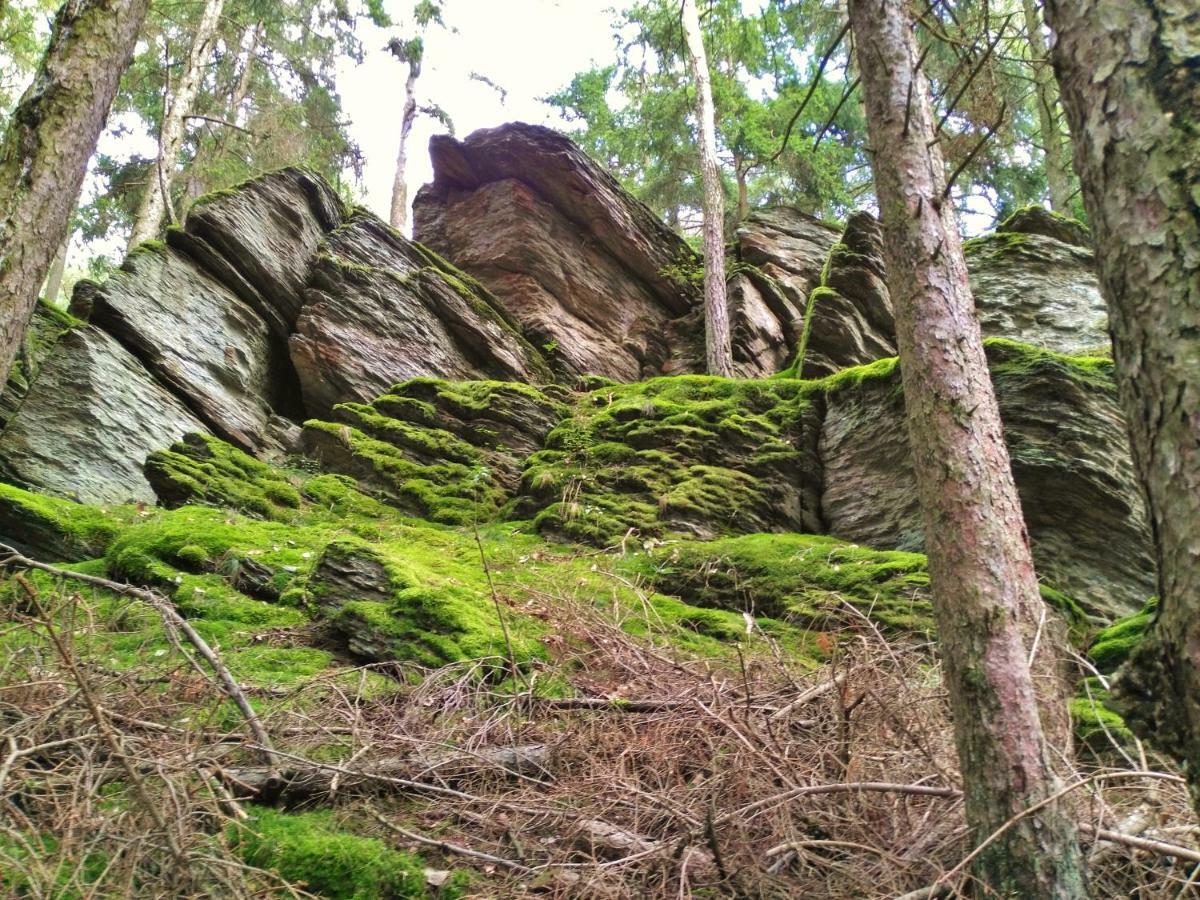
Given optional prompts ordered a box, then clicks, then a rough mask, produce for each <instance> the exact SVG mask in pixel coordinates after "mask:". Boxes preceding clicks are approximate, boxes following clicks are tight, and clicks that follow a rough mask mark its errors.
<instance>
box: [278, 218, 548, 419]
mask: <svg viewBox="0 0 1200 900" xmlns="http://www.w3.org/2000/svg"><path fill="white" fill-rule="evenodd" d="M289 343H290V347H291V358H292V362H293V365H294V366H295V370H296V373H297V375H298V377H299V381H300V387H301V391H302V393H303V397H304V406H305V408H306V409H307V410H308V411H309V413H310V414H311V415H319V416H320V415H327V414H328V412H329V410H330V409H331V408H332V407H333V406H334V405H335V404H336V403H339V402H343V401H357V402H363V403H365V402H368V401H370V400H372V399H374V398H375V397H377V396H378V395H379V394H381V393H383V392H384V391H386V390H387V388H388V387H389V386H390V385H392V384H395V383H396V382H399V381H403V380H405V379H409V378H414V377H418V376H435V377H439V378H449V379H472V378H495V379H498V380H505V381H527V382H534V383H537V382H545V381H549V380H551V378H552V376H551V373H550V370H549V368H548V367H547V366H546V364H545V362H544V361H543V359H542V357H541V356H540V354H539V353H538V352H537V351H536V350H535V349H534V348H533V347H532V346H531V345H530V344H529V343H528V342H527V341H526V340H525V339H524V338H523V337H522V336H521V335H520V334H519V333H518V332H517V330H516V329H515V328H514V327H513V324H512V323H511V322H510V321H509V320H508V318H507V317H506V315H505V313H504V311H503V310H502V309H500V308H499V306H498V304H497V303H496V300H495V298H494V297H492V296H491V295H490V294H489V293H488V291H487V290H486V289H484V288H483V287H482V286H480V285H479V284H478V283H477V282H476V281H475V280H474V279H472V278H471V277H470V276H467V275H465V274H464V273H463V272H461V271H460V270H458V269H457V268H455V267H454V266H452V265H450V264H449V263H448V262H446V261H445V260H443V259H441V258H439V257H437V256H436V255H434V254H432V253H430V252H429V251H427V250H425V249H424V248H423V247H421V246H420V245H419V244H416V243H413V242H411V241H408V240H406V239H405V238H404V237H402V236H401V235H400V234H399V233H397V232H395V231H394V230H393V229H391V228H389V227H388V226H387V225H385V224H384V223H383V222H382V221H380V220H379V219H377V218H376V217H374V216H372V215H369V214H366V213H358V214H356V215H355V216H354V217H353V218H352V219H351V220H350V221H349V222H348V223H347V224H346V225H345V226H344V227H342V228H339V229H337V230H336V231H335V232H334V233H332V234H331V235H330V236H329V238H328V241H327V243H326V244H325V246H324V249H323V251H322V253H321V255H320V257H319V258H318V259H317V261H316V263H315V264H314V266H313V271H312V274H311V278H310V280H309V287H308V289H307V290H306V291H305V292H304V306H303V310H302V312H301V314H300V317H299V318H298V319H297V321H296V329H295V333H294V334H293V335H292V337H291V339H290V342H289Z"/></svg>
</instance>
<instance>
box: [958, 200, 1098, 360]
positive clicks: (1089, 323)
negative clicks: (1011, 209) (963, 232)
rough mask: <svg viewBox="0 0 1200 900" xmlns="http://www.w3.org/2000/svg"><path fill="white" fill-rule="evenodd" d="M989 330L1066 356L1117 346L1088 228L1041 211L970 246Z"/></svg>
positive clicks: (975, 289) (1018, 217)
mask: <svg viewBox="0 0 1200 900" xmlns="http://www.w3.org/2000/svg"><path fill="white" fill-rule="evenodd" d="M964 249H965V251H966V255H967V269H968V271H969V273H970V277H971V291H972V293H973V294H974V295H975V306H976V309H977V310H978V312H979V321H980V325H981V326H982V328H983V333H984V334H985V335H988V336H994V337H1004V338H1010V339H1012V340H1017V341H1023V342H1025V343H1029V344H1036V345H1037V346H1039V347H1046V348H1047V349H1050V350H1056V351H1058V352H1060V353H1083V352H1088V351H1093V352H1094V351H1096V350H1097V349H1100V348H1106V347H1108V346H1109V338H1108V317H1107V312H1106V309H1105V305H1104V299H1103V297H1101V296H1100V284H1099V280H1098V278H1097V276H1096V272H1095V257H1094V254H1093V251H1092V247H1091V242H1090V240H1089V239H1088V235H1087V230H1086V229H1085V228H1084V226H1082V225H1080V224H1079V223H1078V222H1075V221H1073V220H1071V219H1065V218H1063V217H1062V216H1057V215H1055V214H1054V213H1051V212H1049V211H1047V210H1043V209H1040V208H1037V207H1031V208H1029V209H1025V210H1021V211H1019V212H1017V213H1014V214H1013V216H1012V217H1010V218H1009V219H1008V220H1006V221H1005V222H1003V223H1001V225H1000V226H999V227H998V228H997V229H996V231H995V232H993V233H992V234H989V235H985V236H983V237H980V238H975V239H973V240H970V241H967V242H966V243H965V244H964Z"/></svg>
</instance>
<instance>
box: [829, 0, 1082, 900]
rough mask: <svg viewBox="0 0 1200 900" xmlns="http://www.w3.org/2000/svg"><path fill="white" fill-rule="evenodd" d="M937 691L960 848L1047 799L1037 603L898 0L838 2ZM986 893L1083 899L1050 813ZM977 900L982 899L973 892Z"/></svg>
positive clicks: (990, 851) (1069, 846)
mask: <svg viewBox="0 0 1200 900" xmlns="http://www.w3.org/2000/svg"><path fill="white" fill-rule="evenodd" d="M849 10H850V23H851V28H852V29H853V33H854V38H855V47H856V53H857V57H858V64H859V67H860V70H861V72H862V86H863V95H864V100H865V105H866V111H867V125H868V131H869V134H870V139H871V146H872V148H873V153H874V172H875V187H876V195H877V196H878V199H879V207H880V212H881V218H882V225H883V237H884V254H885V258H886V261H887V269H888V282H889V287H890V289H891V294H892V299H893V301H894V303H895V307H896V331H897V342H898V345H899V349H900V369H901V373H902V378H903V383H904V398H905V406H906V409H907V416H908V432H909V441H910V444H911V446H912V453H913V463H914V469H915V472H916V481H917V484H916V487H917V493H918V496H919V498H920V502H921V508H922V513H923V518H924V525H925V546H926V552H927V553H928V555H929V575H930V583H931V587H932V592H933V605H934V614H935V617H936V620H937V625H938V644H939V648H940V650H941V656H942V661H943V669H944V675H945V681H946V687H947V690H948V692H949V695H950V702H951V709H952V713H953V719H954V736H955V744H956V746H957V750H958V758H959V764H960V766H961V769H962V777H963V785H964V794H965V799H964V803H965V811H966V815H967V822H968V824H969V825H970V827H971V831H972V835H973V837H974V839H975V841H976V842H982V841H983V840H984V839H985V838H987V837H988V836H989V835H991V834H992V833H993V832H994V831H996V830H997V829H998V828H1000V826H1001V825H1004V824H1005V823H1007V822H1008V821H1009V820H1010V819H1011V818H1013V817H1014V816H1017V815H1018V814H1019V813H1022V812H1023V811H1024V810H1026V809H1028V808H1029V807H1030V806H1032V805H1034V804H1036V803H1039V802H1041V801H1045V800H1047V798H1048V797H1050V796H1051V794H1052V793H1053V791H1054V789H1055V783H1054V776H1053V773H1052V770H1051V767H1050V765H1049V760H1048V753H1047V746H1046V741H1045V739H1044V736H1043V730H1042V723H1041V721H1040V719H1039V715H1038V708H1037V697H1036V693H1035V691H1034V685H1033V679H1032V677H1031V674H1030V666H1029V662H1028V653H1029V651H1028V650H1027V648H1026V646H1025V642H1024V640H1023V626H1027V625H1029V624H1030V623H1031V622H1036V621H1037V619H1036V617H1037V615H1038V614H1039V612H1040V609H1041V607H1042V601H1041V597H1040V593H1039V590H1038V583H1037V577H1036V575H1035V573H1034V568H1033V560H1032V557H1031V555H1030V549H1029V540H1028V536H1027V534H1026V531H1025V524H1024V520H1023V517H1022V513H1021V507H1020V503H1019V501H1018V498H1017V492H1016V488H1015V486H1014V484H1013V479H1012V470H1011V465H1010V461H1009V456H1008V449H1007V446H1006V445H1005V442H1004V433H1003V430H1002V426H1001V423H1000V414H999V410H998V408H997V405H996V398H995V394H994V392H993V390H992V384H991V380H990V378H989V374H988V368H987V360H986V357H985V356H984V352H983V340H982V336H981V334H980V329H979V322H978V320H977V319H976V317H975V305H974V300H973V298H972V296H971V292H970V288H969V287H968V284H967V269H966V263H965V261H964V259H963V253H962V245H961V242H960V239H959V235H958V229H957V227H956V224H955V221H954V211H953V210H954V205H953V203H952V202H951V200H950V199H949V198H948V197H947V196H946V193H947V192H946V178H945V164H944V162H943V160H942V157H941V153H940V151H939V149H938V145H937V143H936V142H935V141H934V140H933V134H934V128H933V118H932V114H931V110H930V103H929V93H928V86H927V84H926V82H925V79H924V77H923V76H922V75H921V74H920V73H919V71H918V70H917V48H916V44H915V40H914V38H913V34H912V29H911V21H910V19H909V14H908V11H907V6H906V4H905V0H850V2H849ZM974 872H975V875H976V877H977V878H978V879H980V880H981V881H982V882H984V883H985V884H986V885H987V889H989V890H988V894H987V895H988V896H998V897H1054V898H1082V897H1086V896H1087V894H1086V890H1085V886H1084V882H1083V863H1082V857H1081V855H1080V851H1079V845H1078V838H1077V834H1076V828H1075V825H1074V822H1073V820H1072V819H1071V817H1070V815H1069V814H1068V813H1067V811H1066V810H1065V809H1063V808H1062V807H1060V805H1059V804H1058V803H1049V804H1047V805H1046V806H1045V807H1043V808H1042V809H1041V810H1039V811H1038V812H1037V813H1036V814H1033V815H1028V816H1025V817H1023V818H1020V819H1018V820H1017V821H1016V822H1015V823H1014V824H1012V825H1011V826H1010V827H1008V829H1007V830H1006V831H1004V832H1003V833H1002V834H1001V835H1000V837H999V838H997V839H996V840H995V841H994V842H993V843H991V844H990V845H989V846H988V847H987V849H985V850H984V851H983V852H982V853H981V854H980V855H979V857H978V858H977V861H976V865H975V869H974ZM981 895H982V894H981Z"/></svg>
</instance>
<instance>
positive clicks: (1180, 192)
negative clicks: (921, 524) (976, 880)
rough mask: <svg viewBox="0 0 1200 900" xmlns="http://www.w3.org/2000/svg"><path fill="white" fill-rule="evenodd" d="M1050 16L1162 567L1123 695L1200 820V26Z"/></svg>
mask: <svg viewBox="0 0 1200 900" xmlns="http://www.w3.org/2000/svg"><path fill="white" fill-rule="evenodd" d="M1046 15H1047V19H1048V20H1049V22H1050V25H1051V26H1052V27H1053V28H1054V30H1055V32H1056V33H1057V41H1056V42H1055V45H1054V50H1053V51H1052V56H1053V61H1054V67H1055V70H1056V71H1057V74H1058V80H1059V83H1060V85H1061V88H1062V100H1063V106H1064V108H1065V109H1066V112H1067V118H1068V120H1069V122H1070V124H1071V130H1072V132H1073V133H1074V134H1075V135H1077V139H1076V141H1075V142H1074V145H1075V168H1076V171H1077V172H1078V173H1079V177H1080V181H1081V183H1082V185H1083V200H1084V205H1085V207H1086V208H1087V212H1088V217H1089V218H1090V219H1091V222H1092V227H1093V229H1094V232H1095V240H1096V251H1097V252H1096V261H1097V264H1098V267H1099V272H1100V289H1101V292H1102V293H1103V295H1104V298H1105V300H1106V301H1107V304H1108V312H1109V329H1110V331H1111V333H1112V338H1113V358H1114V360H1115V362H1116V370H1117V382H1118V386H1119V389H1120V393H1121V400H1122V404H1123V406H1124V408H1125V414H1126V417H1127V419H1128V423H1129V431H1130V439H1131V444H1132V447H1133V458H1134V464H1135V465H1136V467H1137V471H1138V475H1139V478H1140V480H1141V482H1142V486H1143V488H1144V490H1145V494H1146V498H1147V508H1148V512H1149V517H1150V524H1151V528H1152V531H1153V535H1154V544H1155V553H1156V555H1157V560H1158V591H1159V614H1158V619H1157V621H1156V622H1155V623H1154V626H1153V628H1152V629H1151V631H1150V633H1149V635H1148V636H1147V638H1146V639H1145V640H1143V641H1142V643H1141V645H1140V646H1139V647H1138V649H1137V650H1136V652H1135V653H1134V654H1133V658H1132V659H1131V660H1130V663H1129V665H1128V667H1127V668H1126V670H1125V673H1124V675H1123V676H1122V677H1121V678H1120V679H1118V681H1117V684H1116V689H1117V690H1116V693H1117V697H1118V700H1119V702H1121V704H1122V706H1123V709H1122V712H1123V713H1124V714H1125V716H1126V721H1127V722H1128V723H1129V725H1130V726H1131V727H1132V728H1133V729H1134V731H1136V732H1137V733H1139V734H1141V735H1142V736H1143V737H1145V738H1146V739H1147V740H1149V741H1150V742H1152V743H1154V744H1155V745H1157V746H1158V747H1159V748H1161V749H1163V750H1164V751H1166V752H1168V753H1171V754H1172V755H1174V756H1175V757H1176V758H1177V759H1179V760H1180V761H1182V762H1184V763H1185V764H1186V765H1185V772H1186V774H1187V778H1188V782H1189V785H1190V787H1191V792H1192V802H1193V804H1194V805H1195V806H1196V809H1197V811H1198V812H1200V130H1197V122H1200V16H1197V13H1196V4H1195V0H1048V2H1047V4H1046Z"/></svg>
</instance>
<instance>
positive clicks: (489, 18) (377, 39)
mask: <svg viewBox="0 0 1200 900" xmlns="http://www.w3.org/2000/svg"><path fill="white" fill-rule="evenodd" d="M412 6H413V4H412V3H411V2H404V0H391V2H389V3H388V4H387V8H388V13H389V14H390V15H391V17H392V19H393V20H394V21H396V22H397V26H395V27H393V28H389V29H381V28H376V27H374V26H371V25H365V26H363V27H362V28H361V30H360V37H361V39H362V42H363V47H364V49H365V51H366V57H365V59H364V60H363V62H362V64H361V65H355V64H354V63H353V61H351V60H346V61H345V62H343V64H342V66H341V68H340V70H339V71H338V75H337V82H338V88H339V90H340V92H341V95H342V105H343V108H344V109H345V111H346V116H347V118H348V119H349V121H350V127H349V131H350V136H351V137H352V138H353V139H354V141H355V142H356V143H357V144H358V145H359V147H360V148H361V150H362V152H363V156H364V159H365V165H364V169H363V190H364V203H365V205H366V206H367V207H369V208H370V209H371V210H372V211H374V212H375V213H378V214H379V215H382V216H384V217H386V216H387V212H388V208H389V206H390V204H391V196H392V177H393V175H394V174H395V167H396V151H397V148H398V146H399V142H400V114H401V108H402V107H403V105H404V78H405V74H406V67H405V66H403V65H402V64H401V63H400V62H399V61H398V60H396V58H395V57H393V56H392V55H391V54H390V53H388V52H386V51H385V50H383V46H384V44H385V43H386V42H387V41H388V39H389V38H390V37H392V36H394V35H405V30H404V29H405V24H404V23H407V22H410V21H411V10H412ZM612 6H613V0H446V4H445V7H446V9H445V21H446V25H447V26H448V27H447V29H442V28H438V27H437V26H436V25H435V26H432V27H431V28H430V29H429V30H428V32H427V33H426V38H425V62H424V66H423V68H422V72H421V77H420V79H419V80H418V82H417V91H418V98H417V100H418V103H420V104H429V103H436V104H437V105H438V106H440V107H442V108H443V109H444V110H445V111H446V112H447V113H448V114H449V116H450V119H451V120H452V121H453V123H454V127H455V133H456V134H457V135H458V136H459V137H465V136H466V135H467V134H469V133H470V132H472V131H474V130H476V129H478V128H490V127H492V126H495V125H500V124H502V123H504V122H512V121H522V122H531V123H534V124H539V125H549V126H551V127H559V128H562V127H566V125H567V123H565V122H564V121H563V120H562V119H561V117H560V116H559V115H558V114H557V112H556V111H555V110H554V109H553V108H552V107H550V106H549V105H548V104H546V103H543V102H542V101H541V98H542V97H545V96H547V95H549V94H552V93H554V92H555V91H557V90H559V89H560V88H563V87H565V86H566V85H567V84H568V83H569V82H570V81H571V78H572V77H573V76H574V75H575V74H576V73H577V72H581V71H584V70H585V69H588V68H590V67H591V65H592V63H593V62H594V63H596V64H607V63H608V62H609V61H611V60H612V59H613V57H614V55H615V44H614V39H613V33H612V20H613V18H614V14H613V12H612V11H611V8H612ZM448 29H454V31H450V30H448ZM472 72H476V73H478V74H480V75H483V76H486V77H487V78H489V79H491V81H493V82H494V83H495V84H497V85H499V86H500V87H501V88H503V89H504V90H505V91H506V92H507V94H506V96H504V97H503V98H502V96H501V94H500V93H499V92H498V91H497V90H495V89H493V88H491V87H489V86H487V85H486V84H484V83H482V82H480V81H477V80H473V79H472V78H471V77H470V76H471V73H472ZM444 132H445V128H444V126H443V125H442V124H441V123H439V122H437V121H436V120H434V119H432V118H430V117H429V116H419V117H418V118H417V121H416V124H415V125H414V126H413V131H412V134H411V135H410V137H409V150H408V167H407V168H408V173H407V175H408V184H409V196H410V197H412V195H414V194H415V193H416V190H417V188H418V187H419V186H420V185H422V184H424V183H425V182H427V181H429V180H430V179H431V178H432V176H433V170H432V166H431V165H430V162H429V153H428V151H427V147H428V144H429V138H430V137H432V136H433V135H434V134H440V133H444Z"/></svg>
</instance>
